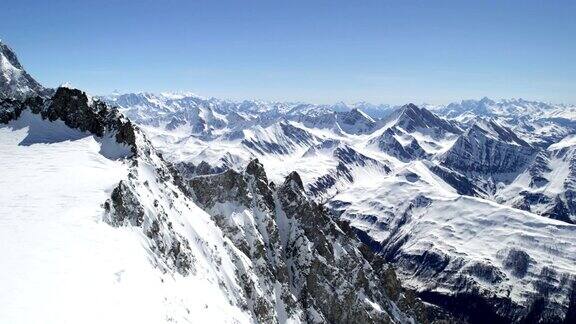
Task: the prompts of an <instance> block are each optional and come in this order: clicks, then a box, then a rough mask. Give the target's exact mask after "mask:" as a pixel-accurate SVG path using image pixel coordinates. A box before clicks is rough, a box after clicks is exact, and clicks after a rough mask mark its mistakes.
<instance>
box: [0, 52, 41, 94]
mask: <svg viewBox="0 0 576 324" xmlns="http://www.w3.org/2000/svg"><path fill="white" fill-rule="evenodd" d="M44 91H45V90H44V87H43V86H42V85H40V84H39V83H38V82H37V81H36V80H34V78H32V77H31V76H30V75H29V74H28V72H26V71H25V70H24V68H23V67H22V65H21V64H20V62H19V61H18V58H17V57H16V54H15V53H14V51H12V49H11V48H10V47H8V45H6V44H4V43H2V42H1V41H0V98H2V97H4V98H22V97H27V96H31V95H37V94H41V93H42V92H44Z"/></svg>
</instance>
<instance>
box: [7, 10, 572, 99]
mask: <svg viewBox="0 0 576 324" xmlns="http://www.w3.org/2000/svg"><path fill="white" fill-rule="evenodd" d="M0 38H1V39H2V40H3V41H5V42H6V43H8V44H9V45H10V46H11V47H12V48H14V49H15V50H16V51H17V54H18V55H19V57H20V60H21V61H22V63H23V65H24V66H25V67H26V68H27V70H28V71H29V72H30V73H31V74H32V75H33V76H35V77H36V78H37V79H38V80H39V81H40V82H42V83H44V84H45V85H48V86H57V85H59V84H61V83H62V82H66V81H68V82H71V83H72V84H73V85H74V86H76V87H79V88H83V89H86V90H87V91H88V92H90V93H93V94H105V93H110V92H112V91H113V90H115V89H117V90H119V91H121V92H128V91H153V92H159V91H165V90H191V91H194V92H196V93H197V94H200V95H203V96H215V97H222V98H232V99H245V98H260V99H271V100H302V101H310V102H317V103H330V102H336V101H340V100H343V101H347V102H352V101H358V100H366V101H370V102H373V103H393V104H399V103H405V102H429V103H445V102H450V101H454V100H460V99H462V98H479V97H482V96H489V97H494V98H509V97H523V98H528V99H541V100H547V101H553V102H567V103H576V1H555V0H546V1H545V0H543V1H534V0H526V1H506V0H499V1H461V0H460V1H442V0H437V1H408V0H406V1H385V0H381V1H362V0H359V1H351V0H347V1H314V0H306V1H278V0H262V1H252V0H244V1H217V0H211V1H193V0H190V1H169V0H168V1H158V0H156V1H147V0H144V1H105V0H99V1H59V0H50V1H39V0H38V1H27V0H18V1H5V3H3V4H2V8H1V10H0Z"/></svg>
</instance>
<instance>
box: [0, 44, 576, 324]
mask: <svg viewBox="0 0 576 324" xmlns="http://www.w3.org/2000/svg"><path fill="white" fill-rule="evenodd" d="M0 59H1V62H2V65H1V67H2V73H1V75H0V76H1V77H2V78H0V146H1V151H0V166H1V167H2V169H3V170H5V171H6V172H5V175H4V176H3V177H1V178H0V184H1V185H2V188H10V190H2V192H1V193H0V206H2V207H1V208H0V220H1V221H2V224H3V226H1V227H0V228H1V229H0V237H2V238H1V240H2V242H3V246H5V247H6V249H5V252H4V255H3V260H4V263H5V264H6V267H5V270H3V273H2V276H1V280H2V281H1V282H2V286H3V287H5V289H4V291H3V293H1V294H0V296H1V297H0V298H1V301H2V304H3V305H4V306H3V307H2V310H0V320H1V321H3V322H38V321H41V322H46V321H48V322H66V321H68V322H70V321H72V322H153V323H158V322H203V321H208V320H210V321H216V322H230V323H390V322H393V323H445V322H455V323H510V322H516V323H534V322H540V323H572V322H574V321H576V225H575V223H576V201H575V190H576V106H570V105H553V104H547V103H541V102H533V101H526V100H523V99H513V100H499V101H493V100H491V99H488V98H483V99H481V100H465V101H462V102H461V103H453V104H449V105H445V106H430V105H420V106H417V105H414V104H406V105H403V106H396V107H395V106H389V105H371V104H368V103H364V102H361V103H357V104H352V105H348V104H344V103H337V104H334V105H315V104H307V103H283V102H264V101H248V100H247V101H242V102H235V101H229V100H220V99H214V98H210V99H208V98H202V97H199V96H196V95H194V94H191V93H161V94H152V93H128V94H113V95H110V96H94V97H92V96H89V95H87V94H86V93H85V92H83V91H81V90H78V89H72V88H68V87H60V88H58V89H48V88H45V87H43V86H41V85H40V84H39V83H38V82H36V81H35V80H34V79H33V78H32V77H31V76H30V75H29V74H28V73H27V72H25V71H24V69H23V67H22V65H21V64H20V63H19V62H18V60H17V58H16V55H15V54H14V52H13V51H12V50H11V49H10V48H9V47H8V46H6V45H4V44H0ZM79 296H81V297H82V299H83V300H82V301H81V302H79V301H77V300H76V298H78V297H79ZM70 306H74V307H70ZM102 309H105V310H107V311H106V312H104V313H103V314H100V313H101V312H99V311H98V310H102ZM38 316H40V317H38Z"/></svg>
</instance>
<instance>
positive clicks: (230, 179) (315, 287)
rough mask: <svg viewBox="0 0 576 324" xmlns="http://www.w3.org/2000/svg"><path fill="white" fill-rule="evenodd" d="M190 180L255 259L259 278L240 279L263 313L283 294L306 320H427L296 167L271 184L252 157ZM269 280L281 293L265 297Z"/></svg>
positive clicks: (266, 316)
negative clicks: (237, 166) (314, 195)
mask: <svg viewBox="0 0 576 324" xmlns="http://www.w3.org/2000/svg"><path fill="white" fill-rule="evenodd" d="M189 185H190V187H191V188H192V191H193V192H194V196H195V197H196V201H197V202H198V203H199V204H200V205H201V206H204V207H205V208H206V210H208V211H209V213H210V214H211V215H212V216H213V217H214V219H215V220H216V222H217V223H218V224H219V225H220V226H221V227H222V228H223V230H224V232H225V233H226V235H227V236H228V237H229V238H230V239H231V240H232V241H233V242H234V244H235V245H236V246H237V247H238V248H239V249H240V250H241V251H242V252H243V253H244V254H245V255H246V256H247V257H248V258H250V259H251V260H252V261H253V263H254V264H256V265H257V269H256V270H257V273H258V276H259V278H245V282H244V283H243V285H244V286H246V287H247V288H246V291H247V292H250V293H251V294H252V300H253V301H254V302H253V303H252V310H253V311H254V312H255V313H256V314H257V315H258V318H260V319H261V320H265V319H271V318H273V316H274V315H273V314H274V311H275V310H274V305H275V304H276V305H277V304H278V303H279V302H280V301H281V302H282V303H283V304H284V305H290V306H289V307H286V311H287V312H289V313H291V314H299V316H300V319H301V320H303V321H305V322H308V323H325V322H328V323H330V322H346V323H380V322H397V321H400V322H403V321H407V320H408V319H409V317H406V315H398V314H400V313H403V312H406V313H408V314H411V315H410V316H412V318H413V319H414V320H417V321H422V320H424V315H423V313H424V312H423V308H422V307H423V306H422V305H421V304H419V303H418V302H417V300H416V299H414V297H413V296H412V297H410V295H409V293H407V292H405V291H403V290H402V289H401V288H400V285H399V283H398V281H397V280H396V279H395V277H394V276H393V275H392V274H391V273H393V270H392V269H391V268H389V266H387V265H385V264H384V263H383V262H381V261H378V262H376V261H375V260H376V259H377V257H376V256H374V255H373V254H371V253H370V252H369V249H366V248H363V247H362V244H360V243H357V242H355V241H354V240H353V239H351V238H350V237H349V236H348V235H347V234H346V233H344V232H343V231H342V229H341V228H340V227H339V226H338V225H337V224H336V223H335V222H334V221H333V220H332V217H331V216H330V215H329V213H328V211H327V210H326V209H324V208H323V207H322V206H321V205H318V204H316V203H314V202H313V201H312V200H310V198H308V196H307V195H306V193H305V191H304V184H303V183H302V180H301V178H300V176H299V175H298V173H296V172H292V173H290V174H289V175H288V176H287V177H286V179H285V181H284V183H283V184H281V185H280V186H278V187H277V188H276V186H273V185H271V184H269V182H268V179H267V176H266V173H265V171H264V167H263V166H262V164H260V163H259V162H258V161H257V160H253V161H251V162H250V163H249V165H248V166H247V168H246V170H245V171H244V172H242V173H240V172H237V171H233V170H228V171H225V172H223V173H221V174H216V175H209V176H200V177H195V178H192V179H190V180H189ZM361 250H362V251H363V252H364V253H365V254H366V255H370V258H372V259H369V258H368V257H366V255H365V254H363V252H361ZM271 287H276V288H277V289H279V292H281V293H280V294H279V296H281V297H280V298H279V299H278V298H277V299H276V300H271V299H270V297H269V296H274V294H272V292H271V291H269V289H271ZM266 291H268V293H262V292H266ZM259 292H260V293H259ZM255 305H258V308H256V307H255Z"/></svg>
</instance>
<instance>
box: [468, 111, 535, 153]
mask: <svg viewBox="0 0 576 324" xmlns="http://www.w3.org/2000/svg"><path fill="white" fill-rule="evenodd" d="M477 131H480V132H482V133H483V134H484V135H485V136H488V137H491V138H493V139H496V140H499V141H502V142H506V143H510V144H515V145H519V146H525V147H531V145H530V144H529V143H528V142H526V141H524V140H523V139H521V138H519V137H518V135H516V133H514V131H512V130H511V129H509V128H507V127H506V126H503V125H501V124H500V123H499V122H498V121H497V120H495V119H493V118H489V119H485V118H479V119H478V120H477V121H476V122H475V123H474V124H473V125H472V126H471V127H470V128H469V129H468V130H467V133H468V134H469V135H471V134H472V133H474V132H477Z"/></svg>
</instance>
